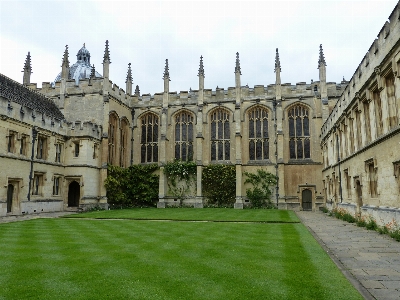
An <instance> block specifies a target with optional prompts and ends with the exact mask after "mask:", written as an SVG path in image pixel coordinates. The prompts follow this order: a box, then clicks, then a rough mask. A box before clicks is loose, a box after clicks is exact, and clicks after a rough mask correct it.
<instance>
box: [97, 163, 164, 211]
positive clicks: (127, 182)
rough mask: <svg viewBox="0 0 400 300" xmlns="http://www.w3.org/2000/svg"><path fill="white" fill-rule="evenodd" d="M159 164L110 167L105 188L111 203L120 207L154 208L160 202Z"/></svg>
mask: <svg viewBox="0 0 400 300" xmlns="http://www.w3.org/2000/svg"><path fill="white" fill-rule="evenodd" d="M157 170H158V166H157V164H151V165H135V166H130V167H129V168H121V167H118V166H112V165H109V166H108V170H107V171H108V172H107V178H106V180H105V183H104V186H105V188H106V189H107V198H108V201H109V203H111V204H115V205H120V206H143V205H145V206H153V205H155V203H156V202H157V200H158V184H159V175H158V174H156V171H157Z"/></svg>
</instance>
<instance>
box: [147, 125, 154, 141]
mask: <svg viewBox="0 0 400 300" xmlns="http://www.w3.org/2000/svg"><path fill="white" fill-rule="evenodd" d="M152 129H153V128H152V126H151V125H147V142H148V143H150V142H152V141H153V131H152Z"/></svg>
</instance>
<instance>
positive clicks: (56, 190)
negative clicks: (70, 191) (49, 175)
mask: <svg viewBox="0 0 400 300" xmlns="http://www.w3.org/2000/svg"><path fill="white" fill-rule="evenodd" d="M53 195H56V196H58V195H60V177H54V181H53Z"/></svg>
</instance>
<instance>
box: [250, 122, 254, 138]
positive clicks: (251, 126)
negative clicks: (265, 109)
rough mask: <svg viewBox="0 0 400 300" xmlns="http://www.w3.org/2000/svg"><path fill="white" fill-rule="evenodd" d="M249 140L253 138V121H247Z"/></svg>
mask: <svg viewBox="0 0 400 300" xmlns="http://www.w3.org/2000/svg"><path fill="white" fill-rule="evenodd" d="M249 138H254V120H250V121H249Z"/></svg>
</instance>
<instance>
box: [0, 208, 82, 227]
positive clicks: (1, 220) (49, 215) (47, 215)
mask: <svg viewBox="0 0 400 300" xmlns="http://www.w3.org/2000/svg"><path fill="white" fill-rule="evenodd" d="M70 214H75V212H68V211H61V212H47V213H34V214H26V215H18V216H16V215H15V216H6V217H0V224H1V223H9V222H18V221H25V220H31V219H40V218H58V217H61V216H65V215H70Z"/></svg>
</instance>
